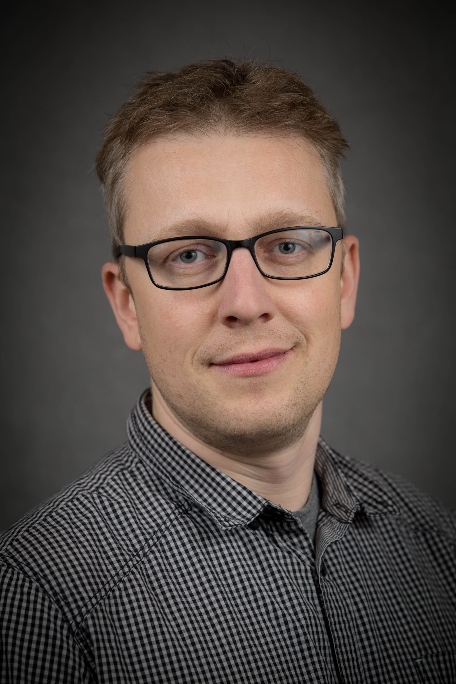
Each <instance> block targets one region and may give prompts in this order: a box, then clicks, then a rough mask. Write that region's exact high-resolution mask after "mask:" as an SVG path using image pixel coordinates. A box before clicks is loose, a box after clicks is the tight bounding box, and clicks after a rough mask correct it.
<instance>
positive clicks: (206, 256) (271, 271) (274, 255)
mask: <svg viewBox="0 0 456 684" xmlns="http://www.w3.org/2000/svg"><path fill="white" fill-rule="evenodd" d="M342 238H343V228H327V227H320V226H318V227H313V226H312V227H310V226H295V227H293V228H279V229H278V230H270V231H268V232H267V233H261V234H260V235H255V236H254V237H251V238H247V239H246V240H223V239H222V238H209V237H202V236H198V235H197V236H194V235H190V236H188V237H176V238H169V239H167V240H156V241H155V242H148V243H147V244H145V245H139V246H137V247H134V246H132V245H119V246H118V248H117V256H120V255H121V254H123V255H124V256H128V257H134V258H137V259H143V261H144V263H145V264H146V268H147V272H148V273H149V276H150V279H151V281H152V282H153V284H154V285H155V286H156V287H160V288H162V289H163V290H196V289H198V288H200V287H208V286H209V285H214V284H215V283H218V282H219V281H220V280H222V278H224V277H225V275H226V272H227V271H228V267H229V265H230V259H231V255H232V253H233V250H235V249H237V248H239V247H244V248H245V249H248V250H249V252H250V254H251V255H252V258H253V260H254V262H255V264H256V266H257V268H258V270H259V271H260V273H261V274H262V275H264V276H265V277H266V278H273V279H275V280H305V279H307V278H316V277H317V276H320V275H323V274H324V273H326V272H327V271H329V269H330V268H331V265H332V262H333V259H334V250H335V247H336V243H337V242H338V241H339V240H342Z"/></svg>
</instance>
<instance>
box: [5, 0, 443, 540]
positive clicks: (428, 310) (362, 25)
mask: <svg viewBox="0 0 456 684" xmlns="http://www.w3.org/2000/svg"><path fill="white" fill-rule="evenodd" d="M436 6H437V3H436V4H435V5H434V4H433V5H431V4H430V3H429V4H426V3H425V4H421V5H418V4H416V3H415V4H413V5H410V6H409V5H406V4H401V3H396V4H394V6H391V8H390V9H388V7H387V6H385V5H383V4H382V5H381V6H380V5H379V6H378V7H377V8H375V7H368V6H367V3H360V2H359V3H356V2H350V1H348V2H344V3H340V2H337V3H336V2H324V3H323V2H322V3H314V2H312V3H311V2H307V1H306V0H301V2H290V1H289V0H284V1H283V2H281V3H276V2H274V3H273V2H268V1H265V0H262V1H259V0H258V1H253V2H240V1H239V0H234V1H232V2H231V3H229V4H225V5H223V7H222V6H221V7H217V6H216V5H215V3H212V2H196V3H188V4H185V5H184V4H178V5H176V4H175V3H162V4H160V5H159V4H158V3H154V2H149V3H146V2H142V3H141V2H135V1H134V0H133V1H132V2H129V3H124V4H120V3H107V2H99V3H95V4H93V3H89V2H86V3H84V2H79V3H73V4H68V5H61V6H57V5H56V6H55V7H53V6H51V5H49V4H48V5H46V3H30V4H26V3H22V4H21V3H18V4H16V5H15V6H14V8H13V7H10V9H9V10H8V11H7V12H6V15H4V22H3V29H2V41H1V45H2V52H3V60H2V64H3V67H2V72H3V73H2V80H1V91H2V107H1V111H0V122H1V126H0V133H1V153H2V164H1V170H0V173H1V182H0V193H1V207H2V209H1V222H2V224H1V250H2V261H1V271H0V274H1V287H2V289H1V292H2V298H1V299H2V301H1V306H2V314H1V315H2V318H1V320H2V336H1V365H2V367H1V374H2V375H1V378H2V395H1V397H2V399H1V403H2V406H1V408H2V410H1V436H2V453H1V471H0V529H3V528H5V527H7V526H8V525H10V524H11V523H12V522H13V521H14V520H16V519H17V518H18V517H19V516H21V515H22V514H24V513H25V512H26V511H27V510H28V509H30V508H31V507H33V506H35V505H36V504H37V503H38V502H40V501H41V500H42V499H43V498H45V497H48V496H50V495H51V494H53V493H54V492H56V491H57V490H59V489H60V488H61V487H62V486H64V485H65V484H67V483H69V482H70V481H71V480H73V479H74V478H75V477H76V476H77V475H79V474H81V473H82V472H83V471H85V470H86V469H87V468H88V467H90V466H91V465H92V464H94V463H95V462H96V461H97V460H99V459H100V457H101V456H103V454H105V453H106V452H108V451H109V450H111V449H112V448H114V447H116V446H118V445H119V444H120V443H121V442H122V441H123V440H124V437H125V422H126V419H127V417H128V414H129V412H130V410H131V408H132V406H133V404H134V402H135V401H136V398H137V395H138V394H139V393H140V392H141V391H142V389H144V388H145V387H146V385H147V383H148V377H147V372H146V369H145V365H144V362H143V360H142V356H141V355H140V354H135V353H134V352H131V351H129V350H128V349H127V348H126V347H125V345H124V343H123V339H122V337H121V334H120V332H119V330H118V329H117V327H116V324H115V321H114V318H113V316H112V313H111V310H110V309H109V306H108V303H107V301H105V297H104V294H103V292H102V288H101V280H100V269H101V266H102V264H103V262H104V261H106V260H108V259H109V258H110V254H109V247H110V244H109V237H108V230H107V223H106V219H105V217H104V211H103V206H102V199H101V193H100V190H99V187H98V182H97V179H96V176H95V173H94V169H93V162H94V157H95V154H96V150H97V148H98V146H99V144H100V142H101V138H102V129H103V126H104V125H105V124H106V123H107V121H108V118H109V117H110V116H111V115H112V114H114V112H115V111H116V110H117V108H118V107H119V106H120V104H121V103H122V102H123V101H124V100H125V99H126V98H127V97H128V95H129V94H130V93H131V90H132V86H133V84H134V83H135V81H137V79H138V78H139V77H141V75H142V74H143V73H144V72H145V71H146V70H149V69H158V70H169V69H175V68H178V67H180V66H181V65H183V64H185V63H189V62H193V61H196V60H199V59H202V58H216V57H223V56H231V57H247V58H248V57H256V58H259V59H266V60H270V61H274V62H275V63H277V64H279V65H282V66H285V67H288V68H291V69H294V70H296V71H298V72H299V73H300V74H301V75H302V76H303V78H304V80H305V81H306V82H307V83H308V84H309V85H310V86H311V87H313V88H314V90H315V92H316V94H317V96H319V98H320V99H321V100H322V101H323V103H324V104H325V105H326V107H327V108H328V109H329V111H330V112H331V113H332V114H333V115H335V116H336V118H337V119H338V120H339V122H340V124H341V126H342V129H343V131H344V133H345V135H346V137H348V139H349V141H350V143H351V152H350V153H349V155H348V157H347V161H346V162H345V163H344V176H345V181H346V187H347V216H348V226H349V230H350V231H351V232H353V233H355V234H356V235H358V237H359V238H360V241H361V257H362V275H361V283H360V294H359V303H358V309H357V317H356V321H355V323H354V324H353V326H352V328H350V329H349V330H348V331H346V332H344V334H343V342H342V350H341V356H340V361H339V366H338V369H337V371H336V374H335V377H334V379H333V382H332V385H331V387H330V390H329V392H328V395H327V397H326V399H325V402H324V404H325V410H324V425H323V435H324V437H325V438H326V439H327V441H328V442H329V443H330V444H331V445H333V446H334V447H335V448H336V449H338V450H339V451H342V452H344V453H346V454H349V455H351V456H354V457H355V458H358V459H362V460H366V461H369V462H371V463H373V464H376V465H378V466H380V467H382V468H386V469H388V470H392V471H394V472H397V473H400V474H402V475H404V476H405V477H407V478H408V479H409V480H411V481H413V482H414V483H415V484H417V485H418V486H419V487H421V488H423V489H425V490H427V491H429V492H430V493H431V494H433V495H434V496H435V497H437V498H438V499H440V500H442V501H443V502H444V503H446V504H448V505H450V506H454V505H455V503H456V497H455V484H456V477H455V457H454V446H453V430H454V423H455V419H454V412H455V407H456V401H455V390H454V388H455V386H456V370H455V363H454V352H455V344H454V332H455V326H454V316H455V295H456V292H455V290H456V288H455V277H454V274H455V266H454V258H455V257H454V255H455V247H456V239H455V228H454V211H455V210H454V199H453V197H454V188H455V182H456V177H455V176H456V174H455V164H454V154H455V148H456V145H455V132H454V105H455V96H454V76H455V74H454V64H455V60H454V51H453V47H452V45H453V42H454V41H453V36H452V35H450V29H451V26H452V23H451V21H450V15H449V12H450V10H448V14H445V11H444V10H442V9H440V10H437V9H435V7H436Z"/></svg>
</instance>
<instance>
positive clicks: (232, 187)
mask: <svg viewBox="0 0 456 684" xmlns="http://www.w3.org/2000/svg"><path fill="white" fill-rule="evenodd" d="M124 194H125V201H126V207H125V209H126V211H125V240H126V242H130V243H135V244H139V243H141V242H148V241H151V240H154V239H160V238H163V237H174V236H177V235H179V234H181V233H185V232H187V233H189V232H190V233H194V232H195V231H197V232H199V233H201V231H203V230H204V232H205V233H207V231H208V229H209V228H211V229H212V231H213V232H216V233H217V234H218V235H220V236H221V237H223V236H224V237H232V238H233V239H237V238H243V237H247V236H248V235H249V234H255V232H261V231H262V230H269V229H273V228H276V227H283V226H285V225H302V224H312V225H336V218H335V212H334V206H333V203H332V199H331V196H330V192H329V189H328V183H327V177H326V173H325V170H324V166H323V164H322V161H321V159H320V157H319V155H318V153H317V151H316V150H315V148H314V147H313V146H312V145H311V144H309V143H308V142H306V141H305V140H304V139H302V138H301V137H297V136H283V137H279V136H275V135H265V134H261V135H234V134H219V133H211V134H209V135H202V134H199V135H176V136H172V137H166V138H165V137H163V138H157V139H155V140H152V141H150V142H148V143H147V144H145V145H143V146H142V147H140V148H139V149H138V150H136V151H135V152H134V154H133V155H132V157H131V159H130V160H129V163H128V166H127V169H126V174H125V182H124Z"/></svg>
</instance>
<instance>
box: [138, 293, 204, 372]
mask: <svg viewBox="0 0 456 684" xmlns="http://www.w3.org/2000/svg"><path fill="white" fill-rule="evenodd" d="M170 294H172V295H175V294H176V293H168V292H166V291H165V292H163V293H161V292H160V293H159V295H165V296H162V297H160V301H159V302H150V301H149V302H144V303H143V306H138V307H137V312H138V321H139V330H140V335H141V341H142V347H143V351H144V354H145V356H146V359H147V364H148V366H149V369H150V368H151V367H157V366H167V367H169V368H170V369H173V371H175V370H176V369H177V368H180V367H182V365H183V364H185V360H186V358H188V357H192V356H193V354H194V352H195V348H196V347H197V344H198V340H199V339H200V338H201V337H202V336H203V332H202V331H201V330H200V327H201V319H202V317H201V311H200V312H197V311H194V310H193V308H194V307H192V306H190V305H189V303H188V302H186V301H184V302H179V297H175V296H174V297H172V296H169V295H170Z"/></svg>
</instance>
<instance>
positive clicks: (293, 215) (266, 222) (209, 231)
mask: <svg viewBox="0 0 456 684" xmlns="http://www.w3.org/2000/svg"><path fill="white" fill-rule="evenodd" d="M321 225H322V224H321V222H320V221H319V220H318V219H317V218H316V217H315V216H312V215H310V214H301V213H298V212H293V211H292V212H290V211H285V210H277V211H273V212H265V213H264V214H262V215H260V216H259V217H258V218H257V219H256V220H255V221H254V222H253V223H252V224H248V223H246V233H251V234H252V235H257V234H258V233H267V232H268V231H269V230H275V229H276V228H291V227H292V226H321ZM226 231H227V226H226V224H225V225H223V224H219V225H216V224H214V223H209V222H208V221H206V220H205V219H201V218H191V219H185V220H183V221H179V222H178V223H173V224H172V225H170V226H167V227H164V228H162V229H161V230H159V231H158V233H157V234H156V235H155V236H154V240H163V239H166V238H173V237H185V236H186V235H199V236H205V235H207V236H208V237H209V236H210V237H214V238H216V237H223V233H226Z"/></svg>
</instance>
